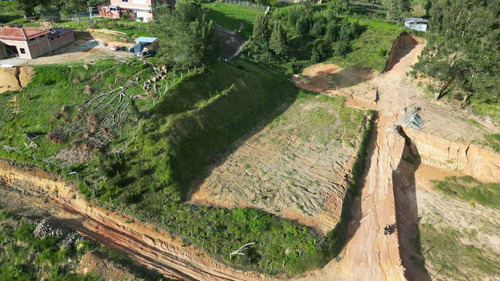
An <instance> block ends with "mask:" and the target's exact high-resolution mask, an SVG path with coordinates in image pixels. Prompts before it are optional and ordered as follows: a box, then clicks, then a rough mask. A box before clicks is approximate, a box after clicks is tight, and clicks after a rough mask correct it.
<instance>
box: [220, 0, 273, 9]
mask: <svg viewBox="0 0 500 281" xmlns="http://www.w3.org/2000/svg"><path fill="white" fill-rule="evenodd" d="M220 2H222V3H225V4H232V5H238V6H242V7H246V8H250V9H256V10H263V11H265V10H266V8H267V6H265V5H260V4H257V3H252V2H249V1H241V0H220Z"/></svg>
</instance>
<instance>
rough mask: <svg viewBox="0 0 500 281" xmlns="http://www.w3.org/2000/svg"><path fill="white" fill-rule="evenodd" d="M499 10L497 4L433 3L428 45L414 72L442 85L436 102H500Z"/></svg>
mask: <svg viewBox="0 0 500 281" xmlns="http://www.w3.org/2000/svg"><path fill="white" fill-rule="evenodd" d="M499 13H500V6H499V5H498V4H497V3H495V1H482V0H464V1H451V2H449V1H444V0H434V1H433V2H432V5H431V6H430V15H431V18H430V27H431V30H430V34H429V35H430V36H429V40H428V45H427V46H426V48H425V49H424V51H423V53H422V57H421V59H420V61H419V62H418V63H417V64H416V65H415V67H414V69H415V70H417V71H420V72H422V73H424V74H426V75H428V76H431V77H433V78H434V79H436V80H437V81H440V86H439V89H437V91H436V93H435V99H440V98H441V97H442V96H444V95H445V94H447V93H450V92H453V93H454V95H455V96H456V97H457V98H461V99H462V101H463V102H466V101H467V100H469V98H470V97H471V96H475V97H476V100H481V101H484V102H489V103H497V102H499V96H498V93H499V92H500V85H499V84H498V82H497V81H498V80H499V77H498V76H499V73H500V71H499V65H498V61H499V59H500V51H499V48H498V46H499V45H500V39H499V37H498V32H499V24H500V20H499V19H498V14H499Z"/></svg>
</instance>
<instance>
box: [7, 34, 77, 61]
mask: <svg viewBox="0 0 500 281" xmlns="http://www.w3.org/2000/svg"><path fill="white" fill-rule="evenodd" d="M74 41H75V35H74V33H73V30H72V29H68V28H51V29H35V28H21V27H11V26H3V27H0V59H3V58H7V57H20V58H27V59H33V58H37V57H40V56H43V55H47V54H50V53H52V51H54V50H56V49H58V48H60V47H62V46H64V45H67V44H70V43H72V42H74Z"/></svg>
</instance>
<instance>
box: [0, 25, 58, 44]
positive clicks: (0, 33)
mask: <svg viewBox="0 0 500 281" xmlns="http://www.w3.org/2000/svg"><path fill="white" fill-rule="evenodd" d="M48 33H50V31H47V30H42V29H27V28H19V27H9V26H4V27H3V28H1V29H0V39H3V40H14V41H26V40H29V39H32V38H36V37H38V36H42V35H45V34H48Z"/></svg>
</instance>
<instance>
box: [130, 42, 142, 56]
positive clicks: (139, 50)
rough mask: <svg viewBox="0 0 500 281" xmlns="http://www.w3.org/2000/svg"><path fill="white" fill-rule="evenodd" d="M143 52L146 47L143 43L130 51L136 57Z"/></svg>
mask: <svg viewBox="0 0 500 281" xmlns="http://www.w3.org/2000/svg"><path fill="white" fill-rule="evenodd" d="M142 50H144V45H143V44H142V43H138V44H137V45H135V46H134V47H132V48H131V49H130V52H131V53H134V54H135V55H139V54H141V53H142Z"/></svg>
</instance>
